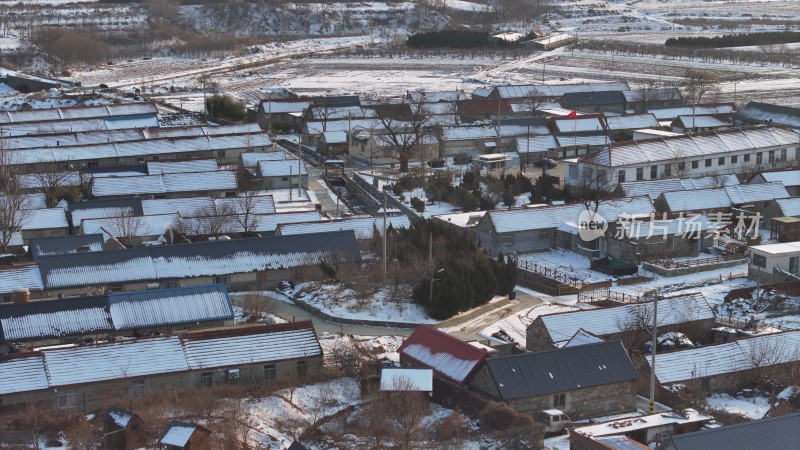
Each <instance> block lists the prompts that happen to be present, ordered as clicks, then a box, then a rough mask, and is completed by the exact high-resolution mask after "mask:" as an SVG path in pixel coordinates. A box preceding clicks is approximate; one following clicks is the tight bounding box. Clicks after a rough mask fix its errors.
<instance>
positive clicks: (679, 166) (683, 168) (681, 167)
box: [678, 161, 686, 170]
mask: <svg viewBox="0 0 800 450" xmlns="http://www.w3.org/2000/svg"><path fill="white" fill-rule="evenodd" d="M678 170H686V163H685V162H683V161H681V162H679V163H678Z"/></svg>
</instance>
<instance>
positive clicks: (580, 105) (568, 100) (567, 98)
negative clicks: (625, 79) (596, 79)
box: [561, 91, 626, 114]
mask: <svg viewBox="0 0 800 450" xmlns="http://www.w3.org/2000/svg"><path fill="white" fill-rule="evenodd" d="M561 107H562V108H566V109H572V110H575V111H580V112H582V113H588V114H591V113H615V114H625V110H626V100H625V96H624V95H623V94H622V92H621V91H594V92H567V93H566V94H564V96H563V97H561Z"/></svg>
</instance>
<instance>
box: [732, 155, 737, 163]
mask: <svg viewBox="0 0 800 450" xmlns="http://www.w3.org/2000/svg"><path fill="white" fill-rule="evenodd" d="M738 162H739V155H733V156H731V164H736V163H738Z"/></svg>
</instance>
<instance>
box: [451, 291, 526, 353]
mask: <svg viewBox="0 0 800 450" xmlns="http://www.w3.org/2000/svg"><path fill="white" fill-rule="evenodd" d="M541 302H542V299H541V298H539V297H534V296H532V295H528V294H526V293H524V292H519V291H517V299H516V300H515V301H509V300H505V301H504V300H501V301H500V302H498V303H500V304H498V305H496V306H494V307H491V308H487V309H486V310H484V311H483V313H482V314H479V315H473V314H469V315H468V316H459V317H457V318H453V319H449V320H447V321H446V322H443V323H441V324H440V325H439V328H446V329H447V331H448V332H449V333H450V334H451V335H452V336H455V337H457V338H459V339H461V340H464V341H474V340H483V338H481V337H478V333H479V332H480V331H481V330H483V329H484V328H486V327H487V326H489V325H491V324H492V323H494V322H497V321H498V320H500V319H502V318H504V317H506V316H509V315H511V314H514V313H517V312H519V311H522V310H523V309H527V308H530V307H532V306H534V305H536V304H539V303H541ZM487 306H488V305H487Z"/></svg>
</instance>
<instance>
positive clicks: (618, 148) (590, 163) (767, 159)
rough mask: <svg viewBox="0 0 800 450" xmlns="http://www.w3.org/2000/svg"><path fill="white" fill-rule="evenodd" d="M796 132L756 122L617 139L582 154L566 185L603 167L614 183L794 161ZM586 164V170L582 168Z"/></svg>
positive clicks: (710, 172)
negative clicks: (656, 136)
mask: <svg viewBox="0 0 800 450" xmlns="http://www.w3.org/2000/svg"><path fill="white" fill-rule="evenodd" d="M799 139H800V135H798V133H796V132H794V131H791V130H788V129H784V128H777V127H755V128H736V129H727V130H719V131H715V132H700V133H692V134H689V135H686V136H676V137H664V138H661V139H653V140H647V141H641V142H637V141H625V142H615V143H612V144H610V145H609V146H608V148H605V149H603V150H600V151H599V152H597V153H594V154H592V155H588V156H586V157H583V158H581V159H579V160H578V161H577V162H576V163H568V164H569V165H570V166H572V165H575V166H577V167H576V169H575V170H574V171H573V170H572V169H571V167H570V168H569V170H568V176H567V179H566V182H567V184H576V183H579V182H580V177H579V174H580V173H583V171H584V170H600V171H604V172H605V173H606V176H607V180H608V182H609V183H611V184H617V183H624V182H626V181H641V180H655V179H659V178H671V177H679V175H680V177H699V176H711V175H717V174H730V173H740V172H743V171H745V170H749V169H759V168H763V167H767V166H770V167H774V166H775V165H779V164H791V162H792V161H795V160H796V159H797V142H798V140H799ZM584 167H586V168H588V169H584Z"/></svg>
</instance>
